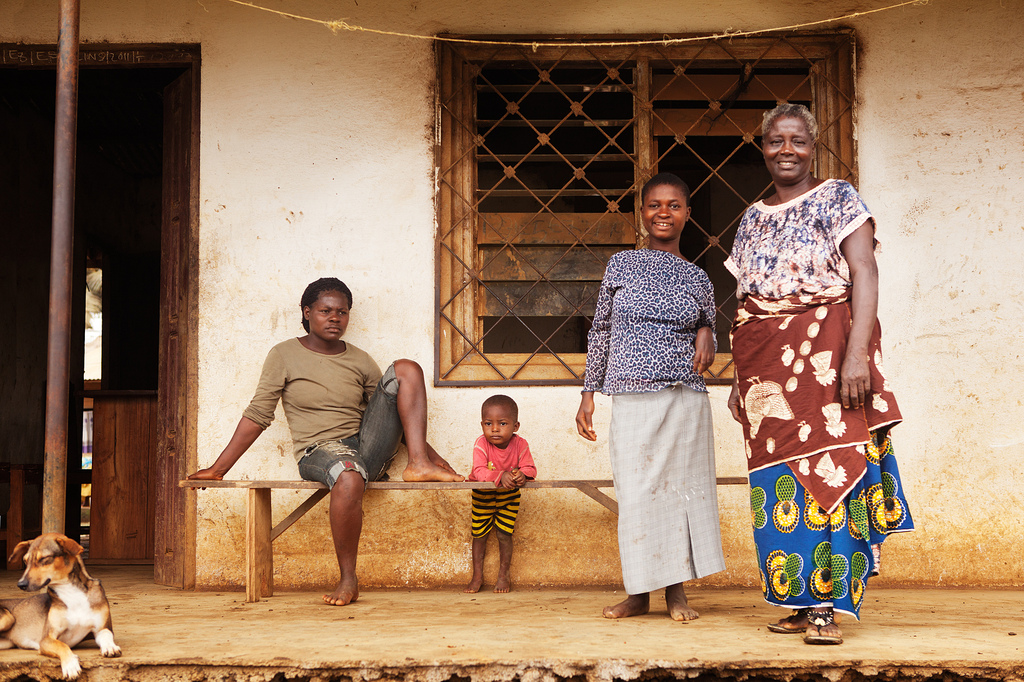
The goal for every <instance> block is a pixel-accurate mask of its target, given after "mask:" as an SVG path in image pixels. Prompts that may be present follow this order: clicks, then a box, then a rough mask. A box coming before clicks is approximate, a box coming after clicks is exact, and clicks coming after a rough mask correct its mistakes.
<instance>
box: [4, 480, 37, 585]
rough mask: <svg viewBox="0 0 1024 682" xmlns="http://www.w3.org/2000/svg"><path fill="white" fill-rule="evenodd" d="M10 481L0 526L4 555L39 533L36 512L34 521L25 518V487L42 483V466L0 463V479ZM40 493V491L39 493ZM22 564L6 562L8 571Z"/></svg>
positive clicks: (18, 567) (19, 567)
mask: <svg viewBox="0 0 1024 682" xmlns="http://www.w3.org/2000/svg"><path fill="white" fill-rule="evenodd" d="M3 479H7V480H8V481H9V482H10V504H9V505H8V507H7V511H6V513H4V518H5V523H4V524H3V527H2V528H0V541H2V542H3V543H4V545H5V546H4V556H10V554H11V551H12V550H13V549H14V546H15V545H17V544H18V543H19V542H21V541H22V540H29V539H31V538H34V537H36V536H37V535H38V534H39V519H38V514H37V515H34V516H35V522H34V523H27V522H26V519H25V488H26V487H27V486H29V485H35V486H38V487H39V488H40V489H41V488H42V485H43V468H42V467H41V466H39V465H38V464H8V463H6V462H3V463H0V480H3ZM40 495H41V493H40ZM21 567H22V564H21V562H20V561H18V562H11V561H8V562H7V570H8V571H17V570H20V569H21Z"/></svg>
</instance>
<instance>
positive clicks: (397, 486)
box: [178, 476, 747, 603]
mask: <svg viewBox="0 0 1024 682" xmlns="http://www.w3.org/2000/svg"><path fill="white" fill-rule="evenodd" d="M717 483H718V485H746V484H747V478H746V477H745V476H732V477H724V478H718V479H717ZM178 486H179V487H181V488H193V489H204V488H233V489H240V490H246V491H247V492H246V515H245V601H247V602H250V603H252V602H258V601H259V600H260V599H261V598H263V597H271V596H273V595H274V547H273V543H274V540H276V539H277V538H278V536H280V535H281V533H283V532H285V531H286V530H288V529H289V528H291V527H292V525H294V524H295V522H296V521H298V520H299V519H301V518H302V517H303V516H305V515H306V514H307V513H308V512H309V510H311V509H312V508H313V507H315V506H316V505H317V503H318V502H320V500H322V499H323V498H324V497H326V496H327V493H328V492H329V491H328V489H327V486H326V485H324V484H323V483H317V482H316V481H294V480H293V481H241V480H231V481H188V480H185V481H179V482H178ZM493 487H494V484H493V483H491V482H489V481H422V482H420V481H373V482H370V483H367V484H366V489H367V490H472V489H483V488H493ZM523 487H524V488H575V489H576V490H579V491H580V492H581V493H583V494H584V495H586V496H587V497H589V498H591V499H592V500H594V501H596V502H598V503H599V504H601V505H602V506H604V507H605V508H606V509H608V510H609V511H611V512H612V513H613V514H618V513H619V503H618V502H617V501H616V500H615V498H613V497H611V496H609V495H607V494H606V493H604V492H602V491H601V490H599V489H600V488H612V487H614V486H613V484H612V481H611V479H596V480H595V479H578V480H549V481H527V482H526V485H525V486H523ZM273 490H312V491H313V492H312V493H311V494H310V495H309V497H307V498H306V499H305V500H303V501H302V503H301V504H300V505H299V506H298V507H296V508H295V509H294V510H293V511H292V512H291V513H290V514H288V516H286V517H285V518H284V519H283V520H282V521H281V522H280V523H278V524H277V525H276V526H274V525H273V522H272V518H271V513H272V511H273V506H272V504H271V493H272V491H273Z"/></svg>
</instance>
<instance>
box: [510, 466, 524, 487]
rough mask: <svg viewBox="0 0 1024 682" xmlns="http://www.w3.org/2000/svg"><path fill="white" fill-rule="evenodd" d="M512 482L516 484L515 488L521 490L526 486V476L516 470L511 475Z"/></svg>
mask: <svg viewBox="0 0 1024 682" xmlns="http://www.w3.org/2000/svg"><path fill="white" fill-rule="evenodd" d="M512 482H513V483H515V484H516V487H517V488H522V487H523V486H524V485H526V474H524V473H523V472H522V471H519V470H518V469H516V470H515V471H514V472H513V473H512Z"/></svg>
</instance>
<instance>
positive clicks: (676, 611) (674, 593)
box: [665, 583, 700, 621]
mask: <svg viewBox="0 0 1024 682" xmlns="http://www.w3.org/2000/svg"><path fill="white" fill-rule="evenodd" d="M665 606H667V607H668V615H669V618H671V619H672V620H679V621H688V620H696V619H697V618H699V617H700V614H699V613H697V612H696V611H694V610H693V609H692V608H690V605H689V604H688V603H687V602H686V592H685V591H683V584H682V583H676V584H675V585H669V586H668V587H666V588H665Z"/></svg>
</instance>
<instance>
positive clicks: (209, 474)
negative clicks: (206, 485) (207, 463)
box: [188, 467, 227, 481]
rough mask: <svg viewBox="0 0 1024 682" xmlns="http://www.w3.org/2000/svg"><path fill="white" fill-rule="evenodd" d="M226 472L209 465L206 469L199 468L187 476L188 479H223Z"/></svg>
mask: <svg viewBox="0 0 1024 682" xmlns="http://www.w3.org/2000/svg"><path fill="white" fill-rule="evenodd" d="M225 473H227V472H220V471H217V470H216V469H214V468H213V467H209V468H207V469H200V470H199V471H197V472H195V473H194V474H192V475H191V476H189V477H188V480H190V481H221V480H223V479H224V474H225Z"/></svg>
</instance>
